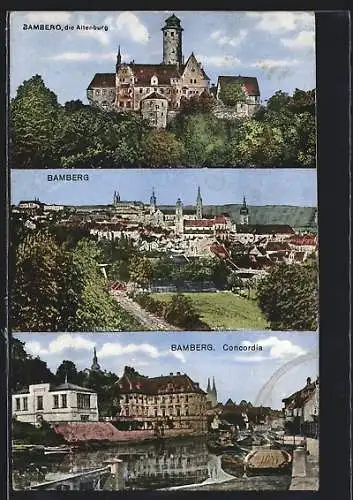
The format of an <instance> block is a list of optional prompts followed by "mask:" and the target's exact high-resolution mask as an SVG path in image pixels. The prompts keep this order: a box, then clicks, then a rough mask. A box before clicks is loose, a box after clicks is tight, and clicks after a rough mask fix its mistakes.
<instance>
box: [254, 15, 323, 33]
mask: <svg viewBox="0 0 353 500" xmlns="http://www.w3.org/2000/svg"><path fill="white" fill-rule="evenodd" d="M246 15H247V17H249V18H251V19H254V20H255V28H256V29H258V30H262V31H266V32H269V33H279V32H286V31H287V32H288V31H289V32H290V31H295V30H298V29H303V28H305V29H306V28H311V29H313V27H314V24H315V17H314V14H313V13H311V12H287V11H282V12H247V14H246Z"/></svg>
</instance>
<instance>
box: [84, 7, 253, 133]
mask: <svg viewBox="0 0 353 500" xmlns="http://www.w3.org/2000/svg"><path fill="white" fill-rule="evenodd" d="M182 32H183V28H182V27H181V24H180V19H178V18H177V17H176V16H175V15H174V14H173V15H172V16H170V17H169V18H168V19H166V21H165V26H164V27H163V28H162V33H163V62H162V63H161V64H139V63H135V61H131V62H129V63H126V62H122V60H121V53H120V47H119V50H118V54H117V59H116V66H115V73H96V74H95V76H94V77H93V79H92V81H91V83H90V84H89V86H88V89H87V99H88V101H89V103H90V104H91V105H94V106H98V107H100V108H102V109H106V110H115V111H118V112H131V111H135V112H138V113H141V114H142V116H143V117H144V118H145V119H146V120H148V121H149V124H150V126H153V127H157V128H164V127H166V125H167V123H168V122H169V121H170V120H171V118H172V117H174V116H175V115H176V114H177V113H178V112H179V108H180V102H181V99H182V98H183V99H190V98H191V97H195V96H201V95H202V94H203V95H205V94H204V93H205V92H206V93H207V94H209V95H210V96H211V95H212V93H211V92H210V79H209V77H208V76H207V74H206V73H205V71H204V69H203V67H202V65H201V63H200V62H199V61H198V60H197V59H196V57H195V55H194V53H193V52H192V53H191V55H190V56H189V58H188V59H187V61H186V63H185V64H184V56H183V54H182ZM239 78H241V79H242V80H241V82H242V84H243V88H244V91H245V93H246V96H247V99H246V102H244V103H239V104H238V105H237V106H236V107H235V108H225V107H224V106H223V105H222V103H221V102H220V103H219V105H220V106H219V107H218V106H217V107H216V109H215V110H214V113H215V114H216V116H219V117H221V118H228V119H229V118H234V117H237V118H239V117H247V116H251V114H253V112H254V111H255V109H256V108H257V106H258V104H259V102H260V101H259V99H260V93H259V88H258V84H257V79H256V78H252V77H233V76H230V77H223V76H222V77H219V79H218V84H217V88H216V87H215V88H214V89H215V92H214V94H215V98H218V95H219V92H220V89H221V86H222V85H225V84H226V83H227V79H231V80H229V81H230V82H231V83H232V82H233V81H234V79H236V80H237V81H239ZM156 94H157V95H158V98H156ZM152 95H153V96H154V97H152ZM149 99H153V100H154V102H153V103H150V102H148V100H149ZM162 103H163V106H162ZM156 106H160V108H156ZM162 107H163V110H162ZM156 111H158V113H156Z"/></svg>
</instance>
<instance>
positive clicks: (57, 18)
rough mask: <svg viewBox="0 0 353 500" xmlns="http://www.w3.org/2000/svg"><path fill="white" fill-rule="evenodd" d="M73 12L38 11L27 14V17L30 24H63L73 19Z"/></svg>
mask: <svg viewBox="0 0 353 500" xmlns="http://www.w3.org/2000/svg"><path fill="white" fill-rule="evenodd" d="M71 14H72V13H71V12H55V11H38V12H29V13H28V14H26V19H27V21H28V22H29V23H30V24H37V23H45V24H61V23H68V22H69V21H70V19H71Z"/></svg>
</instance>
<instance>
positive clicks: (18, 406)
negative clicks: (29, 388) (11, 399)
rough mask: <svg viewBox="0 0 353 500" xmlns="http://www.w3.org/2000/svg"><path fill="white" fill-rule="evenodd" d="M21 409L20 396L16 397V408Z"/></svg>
mask: <svg viewBox="0 0 353 500" xmlns="http://www.w3.org/2000/svg"><path fill="white" fill-rule="evenodd" d="M20 409H21V400H20V398H16V410H17V411H20Z"/></svg>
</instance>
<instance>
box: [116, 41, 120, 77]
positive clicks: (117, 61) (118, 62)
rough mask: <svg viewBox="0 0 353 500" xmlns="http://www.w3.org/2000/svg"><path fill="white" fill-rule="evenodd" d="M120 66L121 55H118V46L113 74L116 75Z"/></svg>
mask: <svg viewBox="0 0 353 500" xmlns="http://www.w3.org/2000/svg"><path fill="white" fill-rule="evenodd" d="M120 65H121V54H120V45H119V48H118V54H117V56H116V65H115V72H116V73H117V72H118V71H119V68H120Z"/></svg>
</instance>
